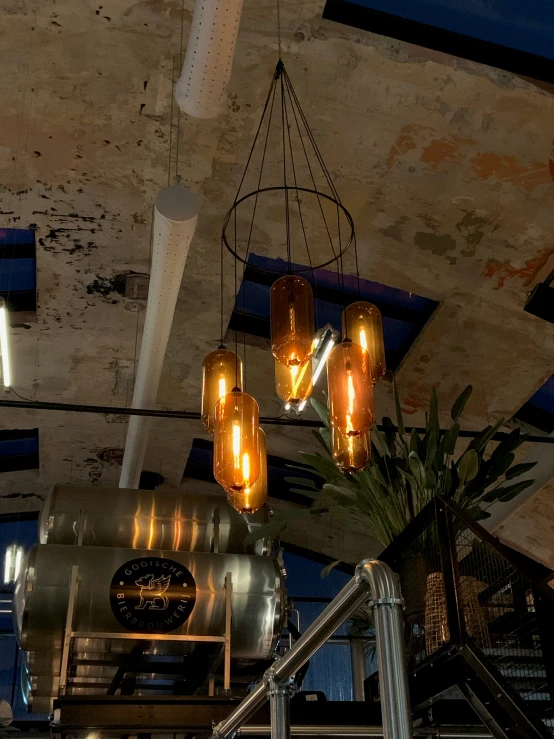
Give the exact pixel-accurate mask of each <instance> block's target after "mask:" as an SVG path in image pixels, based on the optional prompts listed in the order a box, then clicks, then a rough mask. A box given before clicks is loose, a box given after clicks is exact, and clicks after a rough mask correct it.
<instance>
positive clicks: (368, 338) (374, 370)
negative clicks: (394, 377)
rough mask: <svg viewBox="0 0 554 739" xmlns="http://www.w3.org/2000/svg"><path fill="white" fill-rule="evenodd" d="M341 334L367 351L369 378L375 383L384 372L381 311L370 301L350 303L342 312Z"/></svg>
mask: <svg viewBox="0 0 554 739" xmlns="http://www.w3.org/2000/svg"><path fill="white" fill-rule="evenodd" d="M342 335H343V336H345V337H347V338H349V339H350V340H351V341H354V342H355V343H356V344H360V346H363V348H364V349H365V350H366V351H367V352H368V353H369V359H370V363H371V379H372V382H373V384H374V385H375V384H376V383H377V382H379V380H380V379H381V377H383V375H384V374H385V371H386V369H387V367H386V364H385V342H384V339H383V322H382V320H381V313H380V312H379V309H378V308H376V307H375V306H374V305H372V304H371V303H366V302H365V301H359V302H357V303H352V304H351V305H349V306H348V307H347V308H345V309H344V311H343V313H342Z"/></svg>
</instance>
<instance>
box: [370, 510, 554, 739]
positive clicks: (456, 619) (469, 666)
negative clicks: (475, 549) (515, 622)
mask: <svg viewBox="0 0 554 739" xmlns="http://www.w3.org/2000/svg"><path fill="white" fill-rule="evenodd" d="M433 527H434V528H433ZM430 530H432V531H433V532H435V534H434V535H436V538H437V548H438V555H439V563H440V572H441V575H442V579H443V582H444V605H445V607H444V615H445V624H446V626H447V633H448V635H449V636H448V641H446V642H445V643H444V644H443V645H442V646H440V647H439V648H438V649H436V650H435V651H432V652H431V653H430V654H428V655H427V656H426V657H425V658H416V659H415V660H414V659H412V664H411V666H410V678H411V682H410V685H411V688H412V692H411V697H412V702H413V705H414V712H415V715H416V716H417V714H418V713H420V712H425V711H427V710H428V709H429V707H430V706H432V705H434V704H436V702H437V697H438V696H440V695H441V694H442V693H443V692H444V691H445V690H446V689H447V688H451V687H455V688H457V689H458V690H459V692H460V693H461V695H462V696H463V697H464V698H465V699H466V701H467V703H468V704H469V705H470V706H471V707H472V708H473V710H474V711H475V713H476V714H477V716H479V718H480V720H481V721H482V723H483V724H484V725H485V726H486V727H487V728H488V729H489V730H490V732H491V733H492V735H493V736H495V737H498V738H499V739H506V737H509V736H512V737H525V739H541V738H544V737H547V736H551V731H550V729H549V728H547V727H546V726H545V724H544V723H543V722H542V720H541V717H540V714H538V713H536V710H534V709H533V706H532V704H531V703H529V702H526V701H525V700H523V698H522V697H521V696H520V695H519V694H518V692H517V691H516V690H515V689H514V688H513V687H512V686H511V685H510V683H509V681H508V680H507V678H506V676H505V675H503V674H502V673H501V671H500V669H498V668H497V666H496V665H495V664H494V662H493V661H492V658H491V656H490V655H489V654H487V650H486V649H485V650H484V651H483V650H481V649H480V648H479V646H478V645H477V643H476V642H475V641H474V639H472V637H471V636H469V634H468V633H467V629H466V628H465V613H464V607H463V599H462V593H461V592H460V575H461V573H460V561H459V559H458V556H457V547H458V546H459V544H457V542H458V541H459V539H460V536H461V532H462V531H464V530H467V531H468V532H470V533H471V535H472V536H474V537H475V541H478V542H480V543H481V544H482V545H486V546H488V547H490V550H491V552H494V553H495V554H496V555H497V556H500V557H502V558H503V561H504V562H506V563H507V564H509V566H510V567H512V568H513V571H514V572H517V573H518V574H519V575H520V576H521V577H524V578H525V579H526V580H527V581H528V584H529V587H530V590H531V592H532V596H533V601H534V613H536V617H537V621H536V623H537V627H536V632H533V634H531V635H528V637H527V638H529V639H533V640H534V639H535V638H538V639H539V641H540V649H539V650H538V655H539V656H540V658H541V660H542V665H541V666H542V669H543V670H544V683H545V686H546V688H547V690H548V692H549V693H550V702H551V704H552V707H551V708H550V713H552V711H554V701H553V697H554V638H553V637H552V620H553V618H554V592H553V591H552V588H551V587H550V585H548V582H549V581H550V579H551V577H552V572H551V571H550V570H549V569H548V568H547V567H544V566H543V565H540V564H539V563H537V562H534V561H533V560H531V559H529V558H528V557H526V556H525V555H523V554H521V553H519V552H517V551H515V550H513V549H511V548H510V547H508V546H506V545H505V544H502V543H501V542H500V541H499V540H498V539H496V538H495V537H494V536H493V535H492V534H490V533H489V532H488V531H486V530H485V529H483V527H482V526H480V525H479V524H478V523H477V522H476V521H474V520H473V519H472V518H471V516H470V515H468V513H467V512H466V511H464V510H463V509H462V508H460V506H459V505H458V504H457V503H455V502H454V501H452V500H450V499H447V498H443V497H441V496H436V497H435V498H433V500H431V501H430V502H429V503H428V504H427V506H425V508H423V509H422V510H421V511H420V512H419V513H418V515H417V516H416V517H415V518H414V519H413V521H412V522H411V523H410V524H409V526H407V527H406V528H405V529H404V531H403V532H402V533H401V534H400V535H399V536H398V537H397V538H396V539H395V541H394V542H392V544H390V545H389V546H388V547H387V548H386V549H385V550H384V551H383V552H382V553H381V555H380V556H381V558H382V559H383V560H384V561H385V562H387V563H388V564H390V565H391V566H392V567H393V568H394V569H395V570H396V571H398V572H401V571H402V564H403V562H404V560H405V558H406V557H408V558H409V557H410V554H411V552H412V551H414V549H413V547H414V542H420V541H421V537H422V535H423V532H424V531H427V532H429V531H430ZM467 574H470V575H471V574H472V572H471V571H470V570H468V571H467ZM483 592H484V593H485V595H486V592H487V591H486V590H484V591H483ZM480 597H481V598H482V595H480ZM524 608H526V609H527V604H526V603H525V604H524ZM504 628H505V632H504V633H505V634H506V635H507V634H509V633H510V632H509V631H508V625H506V626H505V627H504ZM514 628H515V627H514ZM520 628H521V629H522V628H523V627H520ZM518 633H519V632H518ZM521 633H524V632H523V630H521ZM517 639H518V634H515V633H514V634H513V636H512V641H513V640H515V643H516V644H517ZM512 653H513V654H515V653H517V649H516V648H515V647H514V646H512V645H511V642H510V641H508V642H507V647H506V655H507V657H508V656H509V655H511V654H512ZM547 718H548V717H547Z"/></svg>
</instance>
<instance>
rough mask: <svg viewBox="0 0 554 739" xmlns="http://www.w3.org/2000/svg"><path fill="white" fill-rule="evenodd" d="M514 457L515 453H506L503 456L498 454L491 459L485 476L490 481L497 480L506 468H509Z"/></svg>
mask: <svg viewBox="0 0 554 739" xmlns="http://www.w3.org/2000/svg"><path fill="white" fill-rule="evenodd" d="M514 459H515V454H511V453H509V454H506V455H505V456H504V455H503V456H498V457H496V459H494V460H492V461H491V465H490V467H489V469H488V470H487V477H488V478H489V479H490V482H493V481H494V480H497V479H498V478H499V477H501V476H502V475H503V474H504V473H505V472H506V471H507V470H509V469H510V467H511V466H512V464H513V461H514Z"/></svg>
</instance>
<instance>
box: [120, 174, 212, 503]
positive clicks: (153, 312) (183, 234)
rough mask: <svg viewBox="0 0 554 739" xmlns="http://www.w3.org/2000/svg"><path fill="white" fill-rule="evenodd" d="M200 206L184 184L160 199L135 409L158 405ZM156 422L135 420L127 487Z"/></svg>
mask: <svg viewBox="0 0 554 739" xmlns="http://www.w3.org/2000/svg"><path fill="white" fill-rule="evenodd" d="M198 205H199V202H198V198H197V197H196V196H195V195H193V193H191V192H190V191H189V190H187V189H186V188H184V187H182V186H181V185H172V186H171V187H167V188H165V190H162V191H161V192H160V193H159V194H158V197H157V198H156V205H155V208H154V229H153V243H152V270H151V275H150V286H149V289H148V304H147V306H146V316H145V319H144V330H143V334H142V343H141V347H140V356H139V361H138V367H137V373H136V379H135V388H134V392H133V403H132V407H133V408H152V407H153V406H154V405H155V403H156V398H157V395H158V387H159V385H160V378H161V374H162V367H163V362H164V357H165V352H166V349H167V342H168V340H169V332H170V331H171V323H172V321H173V315H174V313H175V305H176V303H177V297H178V295H179V288H180V287H181V279H182V277H183V271H184V269H185V262H186V260H187V254H188V251H189V246H190V242H191V240H192V237H193V235H194V230H195V228H196V220H197V217H198ZM151 420H152V419H150V418H145V417H142V416H131V417H130V420H129V427H128V429H127V439H126V442H125V453H124V455H123V465H122V469H121V478H120V481H119V487H121V488H138V486H139V480H140V473H141V472H142V466H143V463H144V455H145V452H146V446H147V444H148V435H149V431H150V424H151Z"/></svg>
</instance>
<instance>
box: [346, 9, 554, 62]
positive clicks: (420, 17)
mask: <svg viewBox="0 0 554 739" xmlns="http://www.w3.org/2000/svg"><path fill="white" fill-rule="evenodd" d="M348 2H349V3H351V4H354V5H361V6H363V7H366V8H371V9H372V10H378V11H381V12H383V13H389V14H390V15H397V16H400V17H402V18H407V19H409V20H413V21H417V22H419V23H427V24H429V25H431V26H437V27H439V28H444V29H445V30H447V31H454V32H456V33H461V34H463V35H466V36H471V37H474V38H478V39H481V40H483V41H490V42H492V43H495V44H500V45H502V46H508V47H510V48H512V49H518V50H520V51H527V52H529V53H531V54H536V55H538V56H543V57H546V58H548V59H554V44H553V43H552V39H553V38H554V3H552V2H548V1H547V0H418V2H414V1H413V0H348ZM345 4H346V3H345Z"/></svg>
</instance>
